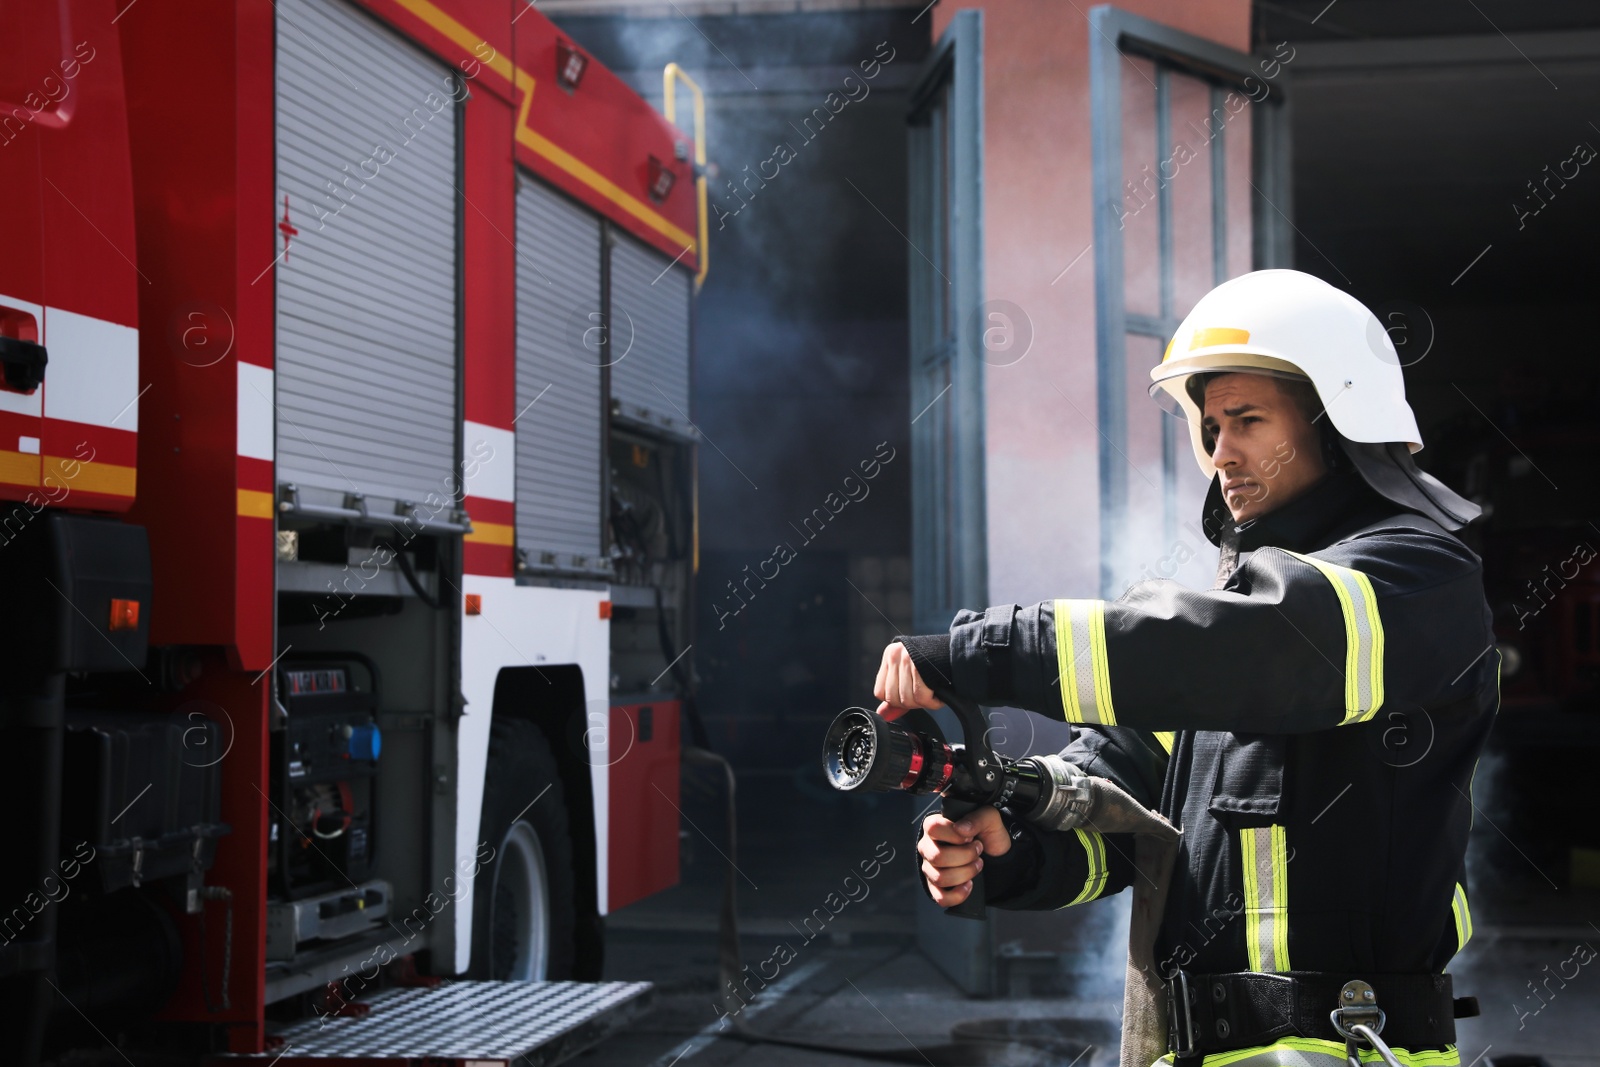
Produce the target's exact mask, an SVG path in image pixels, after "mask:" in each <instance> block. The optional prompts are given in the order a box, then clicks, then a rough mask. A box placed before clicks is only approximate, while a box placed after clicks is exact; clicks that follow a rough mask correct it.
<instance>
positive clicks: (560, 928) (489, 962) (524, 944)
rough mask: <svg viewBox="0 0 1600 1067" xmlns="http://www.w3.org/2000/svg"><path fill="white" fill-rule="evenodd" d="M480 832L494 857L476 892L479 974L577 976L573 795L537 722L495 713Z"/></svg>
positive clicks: (518, 978)
mask: <svg viewBox="0 0 1600 1067" xmlns="http://www.w3.org/2000/svg"><path fill="white" fill-rule="evenodd" d="M479 836H480V838H481V840H482V842H483V843H484V844H487V845H489V846H491V847H492V848H493V849H494V857H493V858H492V859H491V860H489V862H488V863H486V864H484V866H483V869H482V870H480V871H479V872H478V877H477V884H476V887H475V888H474V890H473V894H472V895H473V904H472V966H471V974H472V976H473V977H474V978H480V979H492V980H495V981H502V982H504V981H512V982H538V981H547V980H556V979H565V978H570V977H571V976H572V966H573V957H574V953H575V948H574V944H573V932H574V930H575V929H576V927H577V914H576V905H575V900H574V894H573V871H572V838H571V834H570V831H569V830H568V822H567V806H566V798H565V796H564V794H563V793H562V789H561V776H560V774H559V772H558V771H557V769H556V761H555V758H554V757H553V756H551V754H550V746H549V744H548V743H547V742H546V741H545V738H544V734H543V733H541V732H540V731H539V728H538V727H537V726H535V725H534V724H533V723H531V722H527V721H524V720H521V719H504V720H502V719H496V720H495V721H494V724H493V726H492V727H491V729H490V734H489V768H488V774H487V777H486V780H485V782H484V789H483V822H482V826H481V828H480V831H479Z"/></svg>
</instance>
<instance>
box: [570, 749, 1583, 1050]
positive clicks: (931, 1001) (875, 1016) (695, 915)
mask: <svg viewBox="0 0 1600 1067" xmlns="http://www.w3.org/2000/svg"><path fill="white" fill-rule="evenodd" d="M818 786H820V782H811V781H809V780H807V778H806V777H804V776H795V777H790V776H783V775H769V776H760V775H757V776H750V777H742V778H741V781H740V787H739V788H740V820H739V821H740V824H741V826H742V827H745V828H746V829H745V831H744V837H743V839H742V840H741V841H740V843H739V852H738V857H737V860H738V867H739V871H740V876H739V881H738V887H739V916H740V923H741V935H742V936H741V942H740V947H741V954H742V958H743V961H744V963H746V964H748V965H750V968H751V971H752V972H755V971H756V970H757V968H758V967H759V966H760V965H762V963H763V961H767V960H773V959H775V952H774V950H775V947H776V946H777V945H779V944H786V945H788V946H790V947H791V948H792V950H793V958H792V959H789V960H784V959H783V957H782V955H781V954H779V955H777V956H776V961H777V962H778V963H781V968H780V971H779V974H778V976H777V978H776V979H774V981H773V982H772V984H771V985H770V986H769V987H768V988H767V989H766V991H765V992H763V993H762V994H761V995H759V996H755V997H753V998H752V999H751V1001H750V1003H749V1005H748V1006H747V1007H745V1008H744V1009H743V1010H742V1011H740V1012H739V1014H738V1016H737V1017H736V1020H735V1021H736V1022H737V1023H738V1024H739V1026H740V1027H741V1028H742V1029H743V1030H745V1031H747V1032H752V1033H755V1034H759V1035H768V1036H773V1037H777V1038H780V1039H789V1040H796V1041H800V1042H809V1043H816V1044H825V1045H828V1046H830V1047H834V1048H838V1049H842V1050H849V1052H850V1053H854V1054H849V1053H842V1054H840V1053H832V1052H825V1051H819V1050H815V1049H805V1048H795V1047H787V1046H784V1045H781V1044H771V1043H752V1042H751V1041H749V1040H745V1039H741V1038H740V1037H739V1036H738V1035H737V1034H735V1033H733V1032H732V1030H733V1028H732V1027H731V1026H725V1025H721V1026H719V1018H720V1008H719V1004H718V1002H717V939H716V930H717V914H718V908H719V905H720V902H721V891H722V878H723V873H724V871H725V869H726V868H725V866H724V865H723V861H722V858H721V855H720V854H719V852H718V849H719V848H721V847H723V846H724V845H725V839H724V838H723V836H722V832H721V822H720V820H721V818H722V809H721V808H720V799H719V798H718V797H716V796H715V795H713V794H712V793H710V792H706V793H704V794H696V793H695V792H694V791H693V789H688V790H686V793H685V797H684V811H685V814H686V816H687V817H688V820H687V822H686V824H685V827H686V830H685V832H686V835H687V836H686V838H685V842H684V844H685V849H684V855H685V865H684V870H683V880H682V882H681V884H680V885H678V886H676V887H674V888H673V889H671V890H668V891H666V892H664V893H661V894H657V895H656V896H654V897H651V898H649V899H647V900H645V901H641V902H639V903H637V904H635V905H632V906H630V907H627V908H623V909H620V910H619V911H617V912H616V913H614V914H613V915H612V916H610V917H609V918H608V920H607V936H608V941H607V960H606V977H607V978H613V979H629V980H638V979H645V980H649V981H651V982H654V983H655V984H656V987H657V990H656V1001H655V1006H654V1008H653V1009H652V1011H651V1012H650V1013H649V1014H648V1015H647V1016H645V1017H644V1018H643V1019H641V1020H640V1021H639V1022H638V1023H637V1024H636V1025H635V1026H633V1027H632V1028H631V1029H630V1030H628V1031H626V1032H624V1033H622V1034H620V1035H618V1036H616V1037H613V1038H612V1039H611V1040H609V1041H608V1042H606V1043H604V1044H603V1045H601V1046H600V1047H598V1048H596V1049H594V1050H591V1051H590V1052H588V1053H586V1054H584V1055H583V1056H581V1057H580V1058H579V1059H577V1060H576V1061H574V1062H576V1063H578V1064H581V1065H583V1067H636V1065H639V1067H644V1065H650V1067H668V1065H682V1067H722V1065H726V1064H739V1065H755V1064H761V1065H765V1064H774V1065H779V1067H782V1065H786V1064H800V1063H806V1064H811V1063H819V1064H839V1065H841V1067H849V1065H852V1064H868V1063H883V1062H903V1063H911V1064H921V1063H926V1064H928V1065H929V1067H955V1065H957V1064H993V1063H1004V1064H1018V1065H1020V1064H1030V1065H1031V1064H1039V1065H1044V1064H1056V1065H1062V1067H1065V1065H1069V1064H1076V1067H1113V1065H1115V1064H1116V1062H1117V1051H1118V1049H1117V1044H1118V1043H1117V1039H1116V1020H1117V1016H1118V1011H1119V1009H1120V1003H1119V1001H1120V993H1119V992H1118V991H1119V990H1120V987H1121V963H1120V961H1119V960H1118V958H1117V951H1116V947H1115V945H1114V944H1112V942H1113V941H1114V940H1115V939H1116V938H1118V937H1119V936H1120V934H1119V933H1118V930H1117V924H1116V923H1115V922H1114V921H1113V922H1110V923H1107V924H1103V925H1104V926H1105V930H1104V934H1105V936H1104V937H1103V938H1102V941H1103V942H1104V947H1105V948H1109V951H1104V950H1097V951H1092V952H1089V953H1087V954H1080V958H1079V959H1078V960H1077V961H1076V962H1075V963H1074V964H1073V968H1069V971H1070V973H1071V974H1072V975H1075V976H1076V977H1075V978H1072V979H1071V980H1070V981H1069V982H1068V985H1067V987H1066V989H1065V991H1064V994H1063V995H1059V996H1049V997H1035V998H1008V997H996V998H973V997H968V996H966V995H965V994H963V993H962V992H961V991H960V990H958V989H957V988H956V986H955V985H954V984H953V983H952V982H951V981H950V980H949V979H948V978H946V977H945V976H944V975H943V974H942V973H941V972H940V971H939V970H938V968H936V967H935V966H934V965H933V964H931V963H930V962H929V960H928V959H927V957H925V956H924V955H923V954H922V953H921V952H920V951H919V950H918V949H917V947H916V935H915V921H914V918H913V915H914V910H913V909H914V905H915V903H916V898H915V896H914V894H915V893H916V892H918V890H917V888H916V885H915V881H914V878H915V867H914V861H913V860H912V859H911V832H912V825H913V817H914V815H915V810H914V809H912V808H911V807H910V806H909V801H910V798H905V797H892V798H891V797H880V798H875V799H873V798H861V797H854V798H843V797H840V796H838V795H829V794H827V793H825V792H823V791H821V790H820V789H819V788H817V787H818ZM889 850H893V852H894V858H893V859H892V860H889V861H888V862H886V863H885V864H883V867H882V870H881V871H880V872H879V873H878V874H877V876H876V877H875V878H873V879H871V880H870V881H867V880H861V881H858V882H857V883H852V884H853V885H855V886H856V887H857V888H855V889H853V890H852V892H853V893H854V894H855V896H856V897H858V898H859V899H854V900H851V901H850V902H849V903H847V904H844V905H843V906H842V908H841V910H839V913H838V915H837V916H836V917H834V918H833V919H832V920H831V921H830V923H829V924H828V927H827V929H826V932H825V933H823V934H821V935H820V936H813V937H811V938H810V939H809V940H808V939H807V937H806V934H807V933H808V932H811V933H813V934H814V933H815V929H814V926H815V924H812V925H808V926H805V927H804V928H802V925H801V924H802V923H803V921H804V919H805V917H806V916H807V915H808V914H813V913H814V909H817V908H818V907H820V906H821V905H822V904H823V902H824V900H825V898H826V896H827V894H828V893H829V892H831V891H834V890H835V889H838V888H839V887H840V885H841V883H842V880H843V878H844V876H845V875H847V874H850V873H851V872H852V871H858V870H859V868H860V865H861V863H862V862H863V861H865V860H869V859H870V858H872V857H873V856H874V855H879V856H882V855H887V853H888V851H889ZM869 869H870V867H869ZM863 886H864V887H865V889H864V890H863V888H861V887H863ZM1485 896H1486V899H1485V901H1484V902H1483V903H1481V904H1475V905H1474V909H1473V910H1474V913H1475V915H1477V924H1476V931H1475V934H1474V937H1473V940H1472V942H1471V943H1470V944H1469V945H1468V946H1467V948H1466V950H1465V951H1464V952H1463V953H1462V954H1461V955H1460V956H1458V957H1457V958H1456V960H1455V962H1454V964H1453V965H1452V967H1451V972H1452V973H1453V974H1454V975H1455V976H1456V992H1457V994H1458V995H1465V994H1471V995H1475V996H1477V997H1478V998H1479V1002H1480V1005H1481V1007H1482V1012H1483V1014H1482V1016H1481V1017H1480V1018H1478V1019H1469V1020H1462V1021H1461V1022H1460V1023H1458V1034H1459V1039H1458V1044H1459V1047H1460V1049H1461V1053H1462V1056H1461V1059H1462V1064H1463V1067H1467V1065H1468V1064H1472V1063H1474V1062H1475V1061H1476V1065H1477V1067H1514V1065H1517V1064H1519V1063H1523V1064H1525V1063H1527V1062H1528V1061H1527V1060H1525V1059H1520V1057H1532V1056H1539V1057H1543V1058H1544V1059H1545V1061H1546V1062H1547V1063H1548V1064H1549V1065H1550V1067H1600V964H1595V963H1591V962H1586V960H1588V959H1591V958H1600V957H1596V956H1595V950H1596V949H1600V925H1597V924H1600V893H1588V894H1583V893H1574V892H1571V891H1561V892H1557V891H1551V890H1549V889H1548V888H1545V889H1544V890H1542V891H1541V890H1536V889H1533V888H1530V887H1528V886H1527V885H1526V883H1525V882H1519V881H1518V880H1516V879H1515V878H1511V879H1501V880H1500V881H1499V882H1497V883H1496V884H1495V892H1494V893H1493V894H1487V893H1486V894H1485ZM839 899H840V898H839V897H835V898H834V902H835V903H834V907H840V905H839V904H838V901H839ZM1118 906H1119V904H1117V903H1105V904H1101V905H1096V907H1099V908H1102V909H1108V911H1107V914H1110V911H1109V909H1114V908H1117V907H1118ZM952 921H955V920H952ZM1588 945H1593V946H1594V949H1588V948H1586V947H1585V946H1588ZM771 966H772V965H770V964H769V965H768V968H769V969H768V970H767V972H766V973H768V974H771V973H772V970H771ZM1074 968H1075V969H1074ZM1086 992H1092V995H1087V996H1086V995H1085V993H1086ZM980 1020H1008V1021H1013V1025H1015V1021H1021V1025H1023V1026H1025V1027H1028V1026H1032V1027H1041V1026H1042V1027H1046V1028H1047V1029H1048V1030H1049V1031H1050V1032H1051V1033H1053V1034H1054V1035H1055V1036H1054V1037H1053V1038H1052V1039H1050V1040H1040V1039H1038V1038H1037V1037H1036V1036H1032V1035H1035V1031H1034V1030H1029V1031H1028V1033H1029V1034H1030V1037H1029V1043H1028V1044H1013V1045H1009V1046H1007V1045H1002V1044H994V1043H976V1044H975V1043H973V1042H972V1041H970V1040H965V1039H963V1040H962V1041H960V1042H957V1043H954V1044H953V1043H952V1035H953V1033H956V1032H957V1031H962V1032H963V1033H964V1032H965V1028H966V1027H968V1026H970V1025H971V1024H973V1023H975V1022H977V1021H980ZM1040 1020H1076V1021H1075V1022H1068V1023H1059V1022H1058V1023H1043V1022H1039V1021H1040Z"/></svg>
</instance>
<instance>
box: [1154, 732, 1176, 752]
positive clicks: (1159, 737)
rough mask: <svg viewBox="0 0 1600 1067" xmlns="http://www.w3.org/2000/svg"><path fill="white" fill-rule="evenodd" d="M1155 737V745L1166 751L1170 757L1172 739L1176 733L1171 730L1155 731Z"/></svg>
mask: <svg viewBox="0 0 1600 1067" xmlns="http://www.w3.org/2000/svg"><path fill="white" fill-rule="evenodd" d="M1155 736H1156V743H1157V744H1158V745H1160V746H1161V747H1162V748H1164V749H1165V750H1166V752H1167V755H1169V756H1170V755H1172V739H1173V738H1174V737H1176V736H1177V735H1176V733H1175V732H1174V731H1172V730H1165V731H1157V732H1156V735H1155Z"/></svg>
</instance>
